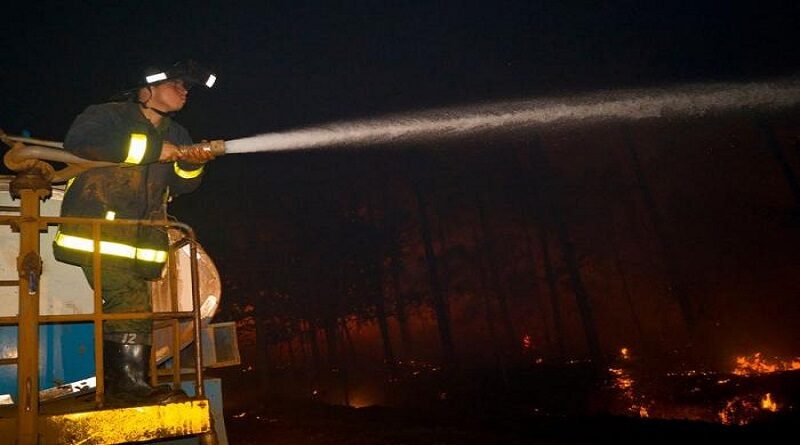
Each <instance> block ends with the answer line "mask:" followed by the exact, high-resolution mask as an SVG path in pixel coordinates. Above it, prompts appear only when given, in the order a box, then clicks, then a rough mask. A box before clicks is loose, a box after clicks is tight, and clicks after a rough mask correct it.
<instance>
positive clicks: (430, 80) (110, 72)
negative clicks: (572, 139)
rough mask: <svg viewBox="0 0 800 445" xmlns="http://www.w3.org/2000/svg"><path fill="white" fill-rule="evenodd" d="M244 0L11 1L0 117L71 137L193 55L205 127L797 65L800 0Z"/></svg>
mask: <svg viewBox="0 0 800 445" xmlns="http://www.w3.org/2000/svg"><path fill="white" fill-rule="evenodd" d="M246 3H247V5H246V6H234V5H231V4H227V3H224V4H223V2H220V3H219V4H215V2H116V1H107V2H31V4H30V5H28V4H26V5H25V6H20V5H15V6H12V7H7V9H6V10H5V11H4V12H5V14H4V16H5V17H6V19H7V20H5V22H6V23H5V26H4V30H3V36H2V38H0V45H1V46H0V49H1V50H2V54H3V56H4V58H3V59H4V63H3V64H2V67H0V82H1V83H0V85H1V87H2V95H0V97H2V100H3V106H2V109H1V110H0V113H1V114H0V126H1V127H2V128H3V129H5V130H6V131H7V132H9V133H19V132H20V131H22V130H23V129H27V130H30V131H31V132H32V133H33V134H34V135H35V136H39V137H42V138H48V139H58V140H60V139H61V138H62V137H63V134H64V133H65V131H66V128H67V127H68V125H69V122H70V121H71V119H72V118H73V117H74V115H75V114H77V113H78V112H80V111H81V110H82V109H83V107H85V106H86V105H88V104H90V103H93V102H98V101H101V100H103V99H105V98H107V97H109V96H111V95H112V94H113V93H115V92H116V91H117V90H118V89H120V88H122V87H124V86H126V85H127V81H126V79H127V78H129V76H130V74H131V73H132V72H134V71H136V70H137V69H138V68H140V67H142V66H146V65H150V64H152V63H159V62H161V63H166V62H172V61H174V60H178V59H182V58H186V57H192V58H196V59H198V60H199V61H201V62H203V63H204V64H206V65H209V66H211V67H213V68H214V69H215V70H216V71H218V73H219V77H220V81H219V84H218V85H219V86H218V88H217V89H215V91H213V92H209V93H207V94H206V93H202V94H195V95H194V97H192V99H191V100H190V104H189V106H188V108H187V109H186V110H184V112H183V113H182V115H181V120H182V121H183V122H184V123H185V124H186V126H187V127H189V129H190V130H191V131H192V133H193V135H194V136H195V137H196V138H207V139H214V138H222V139H232V138H236V137H245V136H250V135H253V134H259V133H264V132H268V131H273V130H276V129H285V128H291V127H295V126H299V125H304V124H312V123H321V122H326V121H330V120H340V119H346V118H349V117H354V116H372V115H375V114H378V113H383V112H388V111H401V110H413V109H418V108H420V107H431V106H442V105H449V104H463V103H470V102H474V101H479V100H480V101H485V100H492V99H500V98H523V97H532V96H542V95H552V94H559V93H563V92H569V91H576V90H594V89H600V88H608V87H619V86H631V85H653V84H660V83H664V82H680V81H697V80H723V79H730V80H744V79H752V78H760V77H766V76H772V75H787V74H793V73H794V72H795V71H796V70H797V68H798V67H800V58H798V49H797V46H796V45H795V43H796V42H797V41H798V37H800V30H799V29H798V26H797V22H798V21H797V20H798V18H800V6H797V5H796V4H795V3H794V2H785V3H786V5H783V6H772V7H771V6H768V4H769V2H767V3H764V2H731V3H733V4H735V5H733V4H720V3H719V2H710V1H687V2H683V1H681V2H663V3H666V4H664V5H660V6H655V5H650V3H652V2H637V1H620V2H603V1H587V2H562V1H552V2H551V1H548V2H538V1H497V2H430V1H412V2H403V4H402V5H391V4H389V3H386V2H345V4H344V5H336V6H334V5H331V4H329V2H252V3H251V2H246ZM260 3H265V4H260ZM658 3H662V2H658ZM726 3H727V2H726ZM740 3H751V6H741V5H739V4H740ZM253 4H260V5H258V6H253Z"/></svg>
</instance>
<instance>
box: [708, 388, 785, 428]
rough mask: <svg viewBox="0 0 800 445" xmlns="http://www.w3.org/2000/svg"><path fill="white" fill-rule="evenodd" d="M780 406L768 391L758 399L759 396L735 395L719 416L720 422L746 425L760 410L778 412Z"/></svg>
mask: <svg viewBox="0 0 800 445" xmlns="http://www.w3.org/2000/svg"><path fill="white" fill-rule="evenodd" d="M779 409H780V406H779V405H778V404H777V403H775V401H773V400H772V394H771V393H766V394H764V397H762V398H761V400H760V401H758V398H757V397H755V398H753V397H752V396H751V397H748V398H744V397H734V398H733V399H731V400H729V401H728V402H727V404H726V405H725V408H723V409H722V410H721V411H720V412H719V413H717V416H718V417H719V420H720V422H722V423H723V424H725V425H734V424H735V425H746V424H748V423H750V421H752V420H753V419H754V418H756V416H757V415H758V414H759V412H762V411H769V412H773V413H774V412H777V411H778V410H779Z"/></svg>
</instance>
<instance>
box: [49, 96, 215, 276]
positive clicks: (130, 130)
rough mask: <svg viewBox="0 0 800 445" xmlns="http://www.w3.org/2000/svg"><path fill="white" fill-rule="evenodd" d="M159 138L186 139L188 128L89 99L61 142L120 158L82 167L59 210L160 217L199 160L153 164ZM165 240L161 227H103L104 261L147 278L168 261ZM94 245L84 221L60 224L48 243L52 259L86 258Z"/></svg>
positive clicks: (196, 180) (81, 152) (188, 184)
mask: <svg viewBox="0 0 800 445" xmlns="http://www.w3.org/2000/svg"><path fill="white" fill-rule="evenodd" d="M164 141H168V142H171V143H173V144H176V145H187V144H191V143H192V140H191V138H190V136H189V133H188V132H187V131H186V129H185V128H183V127H182V126H181V125H179V124H178V123H176V122H175V121H173V120H172V119H170V118H167V117H165V118H164V119H162V122H161V125H159V127H158V128H156V127H154V126H153V125H152V124H151V123H150V121H148V120H147V118H145V116H144V115H143V114H142V113H141V111H140V109H139V106H138V105H137V104H135V103H132V102H118V103H116V102H115V103H106V104H101V105H92V106H90V107H88V108H87V109H86V110H85V111H84V112H83V113H81V114H80V115H79V116H78V117H77V118H76V119H75V121H74V122H73V124H72V126H71V127H70V129H69V131H68V132H67V136H66V138H65V140H64V148H65V149H66V150H68V151H70V152H72V153H74V154H76V155H78V156H80V157H82V158H84V159H90V160H98V161H112V162H119V163H123V166H119V167H116V166H114V167H100V168H94V169H90V170H87V171H85V172H84V173H82V174H81V175H79V176H78V177H76V178H75V179H74V180H73V181H72V182H71V183H70V184H69V185H68V187H67V192H66V194H65V196H64V201H63V203H62V206H61V216H69V217H86V218H105V219H108V220H113V219H139V220H151V219H152V220H163V219H165V218H166V202H167V200H168V198H169V197H170V196H176V195H179V194H182V193H186V192H190V191H192V190H194V189H195V188H197V186H198V185H199V184H200V180H201V177H202V172H203V169H202V167H201V166H198V165H195V164H190V163H185V162H182V161H179V162H175V163H162V162H158V158H159V157H160V155H161V145H162V143H163V142H164ZM168 243H169V240H168V237H167V233H166V230H165V229H164V228H162V227H156V226H146V225H122V224H115V225H103V226H102V227H101V231H100V245H99V246H100V254H101V261H102V264H103V265H106V266H112V267H117V268H125V269H128V270H131V271H134V272H135V273H136V274H138V275H140V276H141V277H143V278H146V279H153V278H158V277H160V276H161V270H162V268H163V266H164V264H165V263H166V260H167V252H168V248H169V244H168ZM94 247H95V243H94V242H93V239H92V227H91V225H88V224H62V225H61V226H60V227H59V231H58V233H57V235H56V239H55V241H54V245H53V249H54V254H55V257H56V259H57V260H59V261H62V262H65V263H70V264H76V265H80V266H87V265H91V264H92V254H93V252H94Z"/></svg>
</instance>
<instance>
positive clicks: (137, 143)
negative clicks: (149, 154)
mask: <svg viewBox="0 0 800 445" xmlns="http://www.w3.org/2000/svg"><path fill="white" fill-rule="evenodd" d="M146 151H147V135H144V134H141V133H133V134H132V135H131V142H130V144H128V157H127V158H125V161H123V162H125V163H126V164H138V163H140V162H142V159H144V154H145V152H146Z"/></svg>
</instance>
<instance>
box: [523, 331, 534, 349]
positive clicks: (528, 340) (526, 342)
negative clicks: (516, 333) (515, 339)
mask: <svg viewBox="0 0 800 445" xmlns="http://www.w3.org/2000/svg"><path fill="white" fill-rule="evenodd" d="M532 346H533V341H532V340H531V336H530V335H528V334H525V335H524V336H523V337H522V349H531V347H532Z"/></svg>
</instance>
